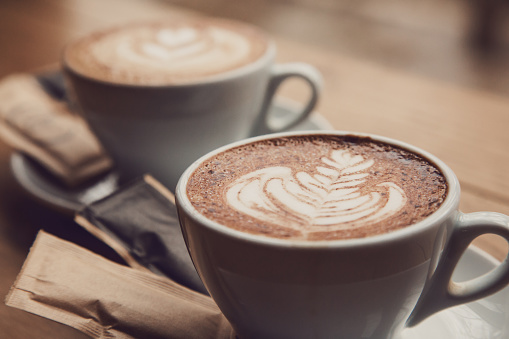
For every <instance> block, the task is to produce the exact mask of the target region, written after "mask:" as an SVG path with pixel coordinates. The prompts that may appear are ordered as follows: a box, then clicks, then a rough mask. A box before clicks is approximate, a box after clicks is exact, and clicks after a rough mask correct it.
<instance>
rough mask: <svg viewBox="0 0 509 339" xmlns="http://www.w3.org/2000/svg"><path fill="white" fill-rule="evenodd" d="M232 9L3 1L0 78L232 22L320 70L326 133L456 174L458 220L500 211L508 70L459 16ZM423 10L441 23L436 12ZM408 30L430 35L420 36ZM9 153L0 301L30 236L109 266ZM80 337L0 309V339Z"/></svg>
mask: <svg viewBox="0 0 509 339" xmlns="http://www.w3.org/2000/svg"><path fill="white" fill-rule="evenodd" d="M176 2H177V3H178V1H176ZM239 3H241V2H233V1H224V0H223V1H219V0H218V1H216V2H211V1H199V0H196V1H190V2H181V4H182V5H184V4H186V5H187V6H188V8H187V9H185V8H183V7H178V6H175V4H170V2H169V1H135V0H128V1H120V0H115V1H108V2H105V1H104V2H102V1H100V0H93V1H92V0H82V1H80V0H74V1H58V0H30V1H23V2H20V1H15V0H4V1H3V2H2V3H1V4H0V76H5V75H7V74H10V73H13V72H29V71H31V70H33V69H35V68H37V67H40V66H43V65H46V64H50V63H53V62H55V61H57V60H58V59H59V54H60V51H61V49H62V47H63V46H64V44H65V43H66V42H68V41H69V40H71V39H73V38H76V37H78V36H80V35H82V34H85V33H87V32H89V31H91V30H93V29H97V28H101V27H105V26H109V25H112V24H117V23H121V22H126V21H132V20H142V19H152V18H168V17H178V16H185V15H193V11H192V10H190V9H193V10H201V11H202V12H204V13H208V14H214V15H220V14H222V15H224V16H227V17H233V18H237V19H242V20H245V21H249V22H251V23H254V24H257V25H259V26H262V27H264V28H265V29H266V30H268V31H269V33H270V34H272V35H273V37H274V38H275V40H276V43H277V46H278V60H279V61H281V62H290V61H303V62H308V63H311V64H313V65H315V66H316V67H317V68H318V69H319V70H320V71H321V72H322V74H323V77H324V89H323V94H322V97H321V100H320V103H319V107H318V111H319V112H320V113H321V114H322V115H323V116H324V117H326V118H327V119H328V120H329V121H330V122H331V123H332V125H333V126H334V127H335V128H336V129H341V130H350V131H362V132H369V133H375V134H381V135H385V136H388V137H392V138H396V139H400V140H403V141H406V142H409V143H411V144H414V145H416V146H419V147H421V148H423V149H426V150H428V151H430V152H431V153H434V154H435V155H437V156H438V157H439V158H441V159H442V160H444V161H445V162H446V163H448V164H449V165H450V166H451V167H452V169H453V170H454V171H455V172H456V173H457V175H458V177H459V180H460V182H461V185H462V190H463V193H462V201H461V209H462V210H463V211H464V212H472V211H481V210H489V211H496V212H502V213H505V214H509V150H508V148H507V147H508V146H509V133H507V127H508V126H509V96H508V93H509V83H508V82H507V79H508V78H509V77H507V76H505V77H504V76H503V75H505V74H506V73H507V70H508V69H509V67H506V66H508V65H507V63H506V62H504V61H501V58H497V57H495V58H492V59H490V61H489V62H488V61H486V60H484V61H482V60H481V61H480V60H479V59H477V58H475V57H473V56H472V55H471V54H468V53H469V52H468V49H464V48H463V47H461V46H462V42H461V41H462V39H463V37H464V35H463V34H460V33H458V32H460V30H459V28H462V27H464V26H465V25H463V24H458V23H464V22H465V20H466V19H465V17H464V16H456V17H454V18H455V20H452V21H451V20H450V21H449V22H448V24H449V26H447V25H446V24H445V23H444V22H441V25H438V26H436V25H435V24H434V23H433V21H432V20H431V19H429V18H425V19H423V16H422V11H420V12H418V13H420V14H419V17H418V18H416V20H414V21H412V18H408V17H405V13H401V11H402V10H404V9H401V8H396V7H395V5H394V2H389V3H390V4H392V5H391V6H392V7H390V8H391V9H392V10H394V11H395V12H394V11H393V12H391V11H389V10H388V9H387V7H382V6H379V5H377V4H379V3H380V2H373V1H371V2H370V1H367V2H364V7H361V6H360V7H355V8H353V9H351V8H350V9H348V8H345V7H341V6H340V5H338V6H339V8H333V9H330V8H316V7H313V5H311V2H308V1H305V0H302V1H295V2H294V3H292V1H286V2H278V1H273V2H265V1H246V2H245V3H243V5H240V4H239ZM318 3H320V2H318ZM323 3H324V4H325V3H330V2H323ZM342 3H343V2H341V1H339V2H338V4H342ZM348 3H351V2H348ZM344 5H345V4H344ZM435 5H436V6H438V4H437V3H435ZM345 6H346V5H345ZM414 6H417V5H415V4H414ZM458 6H459V5H458ZM458 8H459V7H458ZM398 11H399V12H398ZM352 13H353V14H352ZM390 13H399V14H403V15H393V14H390ZM406 13H407V14H408V13H413V12H411V11H410V12H408V11H407V12H406ZM433 13H435V14H437V13H441V15H443V11H439V10H438V9H435V12H433ZM433 13H431V15H433ZM348 14H351V15H350V16H349V15H348ZM391 15H392V16H391ZM413 15H417V14H415V13H414V14H413ZM435 17H436V16H435ZM366 18H368V19H366ZM373 18H374V19H373ZM380 18H382V19H383V18H385V19H384V20H385V21H383V20H381V19H380ZM391 18H392V19H391ZM461 18H463V19H461ZM417 19H422V20H421V21H419V20H417ZM391 20H392V21H391ZM386 22H393V23H394V22H395V23H396V25H393V26H390V25H389V26H387V25H385V23H386ZM451 22H452V23H451ZM419 23H421V24H422V25H423V26H422V27H428V28H429V27H433V30H434V31H433V30H431V31H430V30H427V31H426V30H425V29H424V30H419V29H420V28H422V27H417V26H419ZM454 23H456V24H457V25H454ZM306 25H307V26H306ZM363 25H364V26H363ZM398 25H399V26H398ZM426 25H427V26H426ZM352 27H355V29H353V28H352ZM359 27H361V28H359ZM408 27H410V28H413V30H408ZM375 29H378V30H375ZM398 29H399V30H398ZM405 29H406V30H405ZM349 32H352V33H351V34H349ZM409 32H410V33H409ZM430 32H432V33H433V34H431V33H430ZM444 32H445V33H446V34H438V33H444ZM435 33H436V34H435ZM405 34H406V35H405ZM377 46H378V47H380V50H377V49H376V48H374V47H377ZM391 48H392V49H391ZM394 48H402V50H399V51H395V50H393V49H394ZM412 53H413V57H409V55H411V54H412ZM395 58H396V59H395ZM506 59H507V58H506ZM395 60H396V62H395ZM469 60H470V61H471V62H470V61H469ZM474 60H476V61H475V62H474ZM426 61H428V62H426ZM305 94H306V93H305V91H304V89H303V87H300V86H299V85H298V84H296V85H290V86H287V87H285V88H284V89H283V91H282V95H284V96H287V97H290V98H293V99H296V100H298V98H301V97H302V96H303V95H305ZM12 151H13V150H12V149H11V148H9V147H8V146H7V145H5V144H4V143H3V142H0V295H1V296H5V295H6V293H7V291H8V289H9V287H10V286H11V285H12V283H13V282H14V280H15V278H16V275H17V273H18V272H19V270H20V268H21V266H22V264H23V261H24V259H25V257H26V255H27V253H28V250H29V247H30V246H31V244H32V242H33V240H34V237H35V235H36V233H37V231H38V230H39V229H45V230H47V231H48V232H51V233H53V234H56V235H57V236H59V237H62V238H64V239H68V240H71V241H74V242H76V243H77V244H79V245H81V246H84V247H87V248H89V249H91V250H93V251H95V252H97V253H99V254H102V255H104V256H106V257H108V258H110V259H112V260H118V258H117V257H116V256H115V254H114V253H113V252H112V251H111V250H110V249H109V248H107V247H106V246H105V245H103V244H102V243H100V242H99V241H97V240H96V239H95V238H93V237H92V236H90V235H89V234H87V233H86V232H85V231H83V230H81V229H80V228H79V227H78V226H77V225H76V224H75V223H74V222H73V220H72V216H70V215H64V214H61V213H60V212H57V211H55V210H54V209H52V208H51V207H49V206H45V205H44V204H41V203H39V202H36V201H35V200H34V199H33V198H32V197H31V196H30V195H28V194H27V193H26V192H24V191H23V189H22V188H21V187H19V186H18V184H17V183H16V181H15V179H14V177H13V175H12V173H11V170H10V167H9V157H10V155H11V153H12ZM476 245H478V246H480V247H481V248H482V249H484V250H485V251H486V252H488V253H490V254H492V255H493V256H495V257H496V258H498V259H502V258H503V257H504V256H505V253H506V252H507V244H506V243H505V241H503V240H500V239H499V238H497V237H491V236H485V237H482V238H481V239H478V240H477V241H476ZM2 298H3V297H2ZM84 337H85V336H84V335H82V334H81V333H78V332H76V331H74V330H73V329H70V328H67V327H65V326H62V325H59V324H57V323H53V322H51V321H48V320H46V319H42V318H39V317H36V316H33V315H31V314H27V313H25V312H22V311H19V310H16V309H12V308H8V307H6V306H4V305H3V304H0V338H10V339H17V338H19V339H21V338H23V339H25V338H84Z"/></svg>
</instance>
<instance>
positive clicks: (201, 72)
mask: <svg viewBox="0 0 509 339" xmlns="http://www.w3.org/2000/svg"><path fill="white" fill-rule="evenodd" d="M275 55H276V47H275V45H274V42H273V41H272V40H271V39H270V38H269V37H267V36H266V35H265V34H264V33H263V32H261V31H259V30H258V29H256V28H254V27H252V26H249V25H246V24H244V23H240V22H235V21H231V20H223V19H214V18H206V17H198V18H194V19H189V20H182V21H175V20H168V21H167V22H149V23H134V24H130V25H125V26H122V27H115V28H111V29H106V30H103V31H99V32H95V33H92V34H90V35H88V36H85V37H84V38H82V39H79V40H76V41H74V42H72V43H70V44H69V45H68V46H67V47H66V48H65V50H64V52H63V59H62V64H63V70H64V74H65V76H66V81H67V84H68V88H69V93H70V99H71V102H72V103H73V105H74V106H75V107H76V108H77V110H78V112H79V113H80V114H82V115H83V117H84V118H85V120H86V121H87V122H88V125H89V126H90V128H91V130H92V131H93V132H94V134H95V135H96V136H97V137H98V139H99V140H100V142H101V143H102V145H103V146H104V148H105V149H106V151H107V152H108V153H109V154H110V155H111V157H112V159H113V160H114V163H115V165H116V168H117V170H118V172H119V174H120V178H121V179H130V178H132V177H135V176H138V175H140V174H144V173H146V172H150V173H151V174H153V175H154V176H155V177H157V178H158V179H159V180H160V181H161V182H162V183H163V184H165V185H166V186H167V187H168V188H170V189H171V190H174V187H175V185H176V182H177V180H178V178H179V176H180V175H181V174H182V172H183V171H184V169H185V168H186V167H187V166H188V165H190V164H191V163H192V162H193V161H194V160H196V159H197V158H198V157H200V156H202V155H203V154H205V153H207V152H209V151H211V150H213V149H215V148H217V147H219V146H222V145H225V144H227V143H230V142H233V141H236V140H241V139H244V138H246V137H250V136H254V135H260V134H266V133H272V132H278V131H284V130H288V129H290V128H292V127H293V126H295V125H297V124H298V123H300V122H302V121H303V120H304V119H306V118H307V116H308V115H309V114H310V113H311V112H312V110H313V108H314V107H315V105H316V103H317V100H318V95H319V91H320V86H321V76H320V74H319V72H318V71H317V70H316V69H315V68H314V67H312V66H310V65H308V64H304V63H288V64H275V60H274V59H275ZM294 77H296V78H300V79H302V80H304V82H305V83H306V84H307V85H309V88H310V95H309V99H308V100H307V102H306V103H304V104H303V107H302V109H300V110H297V111H296V112H294V113H295V114H293V115H291V116H290V115H289V116H286V117H281V116H279V117H277V118H275V117H272V115H271V114H270V113H271V110H270V108H271V106H272V104H273V99H274V95H275V93H276V91H277V89H278V88H279V86H280V85H281V84H282V83H283V82H284V81H286V80H287V79H289V78H294Z"/></svg>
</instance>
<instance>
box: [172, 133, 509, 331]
mask: <svg viewBox="0 0 509 339" xmlns="http://www.w3.org/2000/svg"><path fill="white" fill-rule="evenodd" d="M459 199H460V186H459V182H458V179H457V178H456V176H455V174H454V173H453V171H452V170H451V169H450V168H449V167H448V166H447V165H446V164H444V163H443V162H442V161H441V160H439V159H438V158H436V157H435V156H433V155H431V154H429V153H428V152H426V151H424V150H421V149H419V148H416V147H414V146H412V145H409V144H406V143H404V142H400V141H397V140H393V139H389V138H386V137H381V136H376V135H369V134H361V133H349V132H341V131H330V132H323V131H321V132H285V133H276V134H272V135H265V136H259V137H254V138H250V139H247V140H243V141H240V142H235V143H232V144H229V145H227V146H223V147H220V148H218V149H216V150H214V151H212V152H210V153H208V154H207V155H205V156H203V157H201V158H200V159H198V160H197V161H195V162H194V163H193V164H192V165H191V166H190V167H189V168H188V169H187V170H186V171H185V172H184V173H183V175H182V176H181V178H180V180H179V182H178V185H177V189H176V205H177V209H178V213H179V219H180V224H181V228H182V231H183V235H184V239H185V242H186V245H187V247H188V250H189V253H190V255H191V258H192V260H193V263H194V265H195V267H196V269H197V271H198V273H199V275H200V277H201V279H202V280H203V282H204V284H205V286H206V288H207V290H208V291H209V293H210V295H211V297H212V298H213V299H214V300H215V302H216V303H217V305H218V306H219V308H220V309H221V311H222V312H223V313H224V315H225V316H226V318H227V319H228V320H229V321H230V322H231V325H232V327H233V328H234V330H235V332H236V333H237V335H238V337H239V338H242V339H250V338H293V339H295V338H348V339H356V338H372V339H373V338H375V339H387V338H400V337H401V336H404V333H405V332H404V330H405V328H408V327H412V326H414V325H416V324H418V323H420V322H421V321H422V320H424V319H426V318H427V317H429V316H432V315H433V314H435V313H436V312H439V311H441V310H443V309H446V308H449V307H453V306H456V305H459V304H462V303H466V302H470V301H473V300H476V299H480V298H484V297H486V296H488V295H490V294H492V293H495V292H496V291H498V290H500V289H502V288H504V287H505V286H506V285H507V284H508V282H509V260H508V259H506V260H505V261H504V262H503V263H502V264H500V265H499V266H498V267H497V268H495V269H494V270H493V271H491V272H489V273H487V274H486V275H484V276H481V277H478V278H475V279H473V280H470V281H465V282H455V281H452V278H451V277H452V274H453V271H454V269H455V267H456V265H457V264H458V261H459V260H460V258H461V256H462V254H463V252H464V251H465V250H466V249H467V247H468V246H469V245H470V243H471V242H472V241H473V240H474V239H475V238H477V237H478V236H480V235H483V234H487V233H489V234H496V235H498V236H501V237H503V238H505V239H506V240H507V241H509V217H508V216H505V215H502V214H498V213H492V212H481V213H469V214H464V213H462V212H460V211H459V210H458V205H459Z"/></svg>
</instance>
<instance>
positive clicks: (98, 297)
mask: <svg viewBox="0 0 509 339" xmlns="http://www.w3.org/2000/svg"><path fill="white" fill-rule="evenodd" d="M6 304H7V305H8V306H12V307H16V308H19V309H22V310H24V311H27V312H31V313H34V314H37V315H40V316H42V317H45V318H48V319H52V320H54V321H57V322H60V323H63V324H66V325H68V326H71V327H73V328H76V329H77V330H79V331H81V332H83V333H85V334H88V335H89V336H91V337H92V338H101V339H103V338H104V339H106V338H140V339H152V338H153V339H155V338H183V339H184V338H185V339H193V338H217V339H224V338H234V337H235V336H234V334H233V331H232V329H231V327H230V325H229V323H228V322H227V320H226V319H225V318H224V316H223V315H222V314H221V312H220V311H219V309H218V308H217V306H216V305H215V303H214V302H213V301H212V299H210V298H209V297H207V296H204V295H202V294H200V293H197V292H194V291H192V290H190V289H187V288H185V287H183V286H181V285H179V284H177V283H175V282H173V281H171V280H169V279H167V278H164V277H160V276H157V275H155V274H153V273H150V272H142V271H139V270H135V269H132V268H130V267H126V266H122V265H119V264H116V263H113V262H111V261H108V260H106V259H104V258H102V257H100V256H98V255H96V254H94V253H92V252H90V251H88V250H86V249H83V248H81V247H79V246H77V245H75V244H72V243H69V242H67V241H64V240H61V239H58V238H56V237H54V236H52V235H49V234H47V233H45V232H43V231H41V232H40V233H39V235H38V236H37V239H36V241H35V243H34V245H33V247H32V249H31V250H30V254H29V255H28V257H27V259H26V261H25V264H24V265H23V268H22V270H21V272H20V274H19V276H18V278H17V280H16V282H15V284H14V286H13V287H12V288H11V290H10V292H9V294H8V295H7V297H6Z"/></svg>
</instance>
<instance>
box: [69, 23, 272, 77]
mask: <svg viewBox="0 0 509 339" xmlns="http://www.w3.org/2000/svg"><path fill="white" fill-rule="evenodd" d="M266 48H267V41H266V39H265V38H264V37H263V36H262V35H261V34H260V33H258V32H256V31H254V30H252V29H251V28H250V27H249V28H248V27H247V26H246V27H244V26H243V25H242V24H239V23H235V24H233V23H231V22H228V21H219V20H218V21H212V20H209V21H206V20H203V21H195V22H168V23H152V24H150V23H149V24H136V25H131V26H126V27H120V28H116V29H111V30H108V31H104V32H99V33H96V34H93V35H91V36H89V37H87V38H84V39H82V40H80V41H77V42H76V43H74V44H72V45H71V46H69V48H68V49H67V50H66V53H65V57H66V62H67V63H68V64H69V66H70V67H71V68H73V69H75V70H76V71H78V72H79V73H82V74H85V75H88V76H92V77H94V78H99V79H102V80H106V81H112V82H120V83H128V84H171V83H182V82H184V83H185V82H190V81H196V80H197V79H202V78H204V77H207V76H212V75H215V74H219V73H222V72H227V71H229V70H232V69H235V68H239V67H242V66H244V65H247V64H249V63H251V62H253V61H255V60H257V59H258V58H260V57H261V56H262V55H263V53H264V52H265V50H266Z"/></svg>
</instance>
